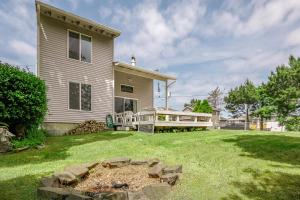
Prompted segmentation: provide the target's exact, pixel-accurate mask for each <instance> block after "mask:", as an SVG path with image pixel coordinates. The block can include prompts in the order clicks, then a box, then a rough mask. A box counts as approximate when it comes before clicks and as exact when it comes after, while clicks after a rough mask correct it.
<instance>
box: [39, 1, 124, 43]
mask: <svg viewBox="0 0 300 200" xmlns="http://www.w3.org/2000/svg"><path fill="white" fill-rule="evenodd" d="M35 5H36V12H37V14H42V15H46V16H48V17H52V18H55V19H57V20H60V21H63V22H65V23H68V24H72V25H74V26H79V27H81V28H84V29H87V30H89V31H93V32H96V33H98V34H101V35H105V36H108V37H112V38H116V37H118V36H120V34H121V31H119V30H117V29H114V28H111V27H108V26H105V25H103V24H99V23H97V22H94V21H93V20H90V19H86V18H83V17H80V16H78V15H75V14H73V13H70V12H67V11H64V10H61V9H59V8H56V7H54V6H51V5H49V4H46V3H43V2H41V1H37V0H36V1H35Z"/></svg>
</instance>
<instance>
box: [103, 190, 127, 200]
mask: <svg viewBox="0 0 300 200" xmlns="http://www.w3.org/2000/svg"><path fill="white" fill-rule="evenodd" d="M106 198H107V200H128V194H127V192H114V193H111V194H108V195H106Z"/></svg>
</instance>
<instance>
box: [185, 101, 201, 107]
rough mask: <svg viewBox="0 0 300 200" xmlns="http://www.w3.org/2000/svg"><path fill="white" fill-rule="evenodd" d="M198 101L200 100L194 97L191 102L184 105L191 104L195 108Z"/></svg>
mask: <svg viewBox="0 0 300 200" xmlns="http://www.w3.org/2000/svg"><path fill="white" fill-rule="evenodd" d="M197 101H199V100H198V99H192V100H191V101H190V103H185V104H184V107H187V106H189V107H191V108H194V107H195V105H196V103H197Z"/></svg>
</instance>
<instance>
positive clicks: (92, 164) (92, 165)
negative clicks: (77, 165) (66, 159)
mask: <svg viewBox="0 0 300 200" xmlns="http://www.w3.org/2000/svg"><path fill="white" fill-rule="evenodd" d="M98 164H99V162H92V163H86V164H82V166H84V167H86V168H88V169H89V170H91V169H93V168H95V167H96V166H97V165H98Z"/></svg>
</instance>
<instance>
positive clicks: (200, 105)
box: [193, 99, 213, 113]
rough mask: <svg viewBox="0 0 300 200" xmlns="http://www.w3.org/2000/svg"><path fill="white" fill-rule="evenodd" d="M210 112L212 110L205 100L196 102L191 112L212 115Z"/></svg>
mask: <svg viewBox="0 0 300 200" xmlns="http://www.w3.org/2000/svg"><path fill="white" fill-rule="evenodd" d="M212 111H213V109H212V107H211V106H210V105H209V103H208V101H207V100H206V99H204V100H203V101H201V100H197V101H196V104H195V106H194V109H193V112H198V113H212Z"/></svg>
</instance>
